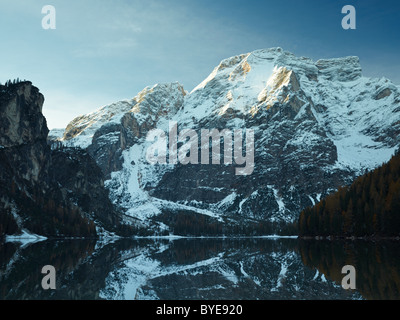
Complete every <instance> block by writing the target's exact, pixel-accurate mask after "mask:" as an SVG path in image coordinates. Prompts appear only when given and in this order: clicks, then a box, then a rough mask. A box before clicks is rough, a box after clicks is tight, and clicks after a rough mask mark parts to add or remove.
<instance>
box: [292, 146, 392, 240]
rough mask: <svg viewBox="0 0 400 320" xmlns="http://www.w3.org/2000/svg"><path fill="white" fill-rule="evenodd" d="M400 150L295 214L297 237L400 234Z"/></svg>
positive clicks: (389, 235) (390, 235) (386, 235)
mask: <svg viewBox="0 0 400 320" xmlns="http://www.w3.org/2000/svg"><path fill="white" fill-rule="evenodd" d="M399 178H400V152H399V151H397V152H396V154H395V155H394V156H393V157H392V159H391V160H390V161H389V162H388V163H385V164H384V165H382V166H381V167H379V168H377V169H375V170H374V171H371V172H369V173H366V174H365V175H363V176H361V177H359V178H357V179H356V180H355V181H354V183H353V184H352V185H351V186H348V187H342V188H339V190H338V191H337V192H336V193H334V194H331V195H329V196H327V197H326V198H325V199H324V200H322V201H321V202H319V203H318V204H316V205H315V206H314V207H309V208H306V209H304V210H303V211H302V212H301V214H300V217H299V229H300V231H299V232H300V236H345V237H350V236H355V237H364V236H376V237H394V236H399V235H400V179H399Z"/></svg>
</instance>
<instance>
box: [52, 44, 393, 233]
mask: <svg viewBox="0 0 400 320" xmlns="http://www.w3.org/2000/svg"><path fill="white" fill-rule="evenodd" d="M149 88H150V89H149ZM135 99H136V100H135ZM130 101H131V102H132V104H131V105H127V104H126V103H123V102H120V103H116V104H113V105H111V106H118V104H120V105H121V108H122V109H123V108H125V109H123V111H122V112H120V113H117V114H113V115H112V117H108V118H107V120H106V121H103V122H101V121H96V118H95V116H94V115H95V114H96V112H95V113H92V114H88V115H86V116H82V117H81V118H78V120H79V119H80V120H79V121H86V122H87V123H91V122H92V124H91V126H92V128H96V129H95V130H91V129H90V127H85V128H83V129H82V128H80V127H79V126H75V125H73V124H74V121H75V123H77V121H78V120H77V119H75V120H73V121H72V122H71V123H70V125H69V126H68V127H67V128H68V130H66V131H65V133H64V136H63V138H62V139H59V140H60V141H61V142H62V143H63V144H64V145H66V146H80V147H83V148H86V149H87V150H88V152H89V154H90V155H91V156H92V157H93V158H94V159H95V161H96V162H97V164H98V165H99V166H100V168H101V169H102V171H103V173H104V174H105V176H106V177H107V179H108V180H107V181H106V186H107V188H108V189H109V191H110V199H111V200H112V201H113V203H114V204H115V205H117V206H119V207H120V208H121V210H123V211H124V212H125V214H127V215H128V216H131V217H133V218H135V219H138V220H139V221H140V223H144V224H145V225H146V224H148V223H150V224H152V223H154V221H152V218H153V217H156V216H157V215H159V214H161V213H162V212H163V210H164V209H165V208H168V210H170V209H171V208H172V209H173V208H175V209H178V208H179V209H182V210H190V211H193V212H197V213H199V214H207V215H209V216H214V217H218V219H224V220H226V221H228V220H230V219H233V220H235V221H242V220H243V219H244V220H246V221H248V220H256V221H261V222H279V223H280V222H282V223H288V222H292V221H295V220H296V219H297V217H298V214H299V212H300V211H301V209H303V208H305V207H307V206H309V205H312V204H314V203H316V202H318V201H319V200H320V199H321V198H323V197H325V196H326V195H327V194H329V193H331V192H333V191H334V190H336V189H337V188H338V187H339V186H342V185H347V184H349V183H351V182H352V181H353V180H354V178H355V177H356V176H358V175H360V174H362V173H363V172H364V171H365V170H370V169H371V168H374V167H376V166H378V165H380V164H381V163H383V162H384V161H387V160H388V159H389V158H390V156H391V155H392V154H393V152H394V150H395V149H396V146H397V145H398V143H399V137H398V133H399V132H400V131H399V130H400V113H399V111H400V93H399V89H398V87H397V86H396V85H394V84H393V83H392V82H390V81H389V80H388V79H385V78H379V79H375V78H374V79H372V78H367V77H364V76H362V73H361V66H360V62H359V59H358V57H354V56H349V57H344V58H335V59H320V60H317V61H313V60H311V59H309V58H305V57H296V56H295V55H293V54H292V53H290V52H286V51H284V50H283V49H281V48H271V49H262V50H256V51H254V52H251V53H247V54H242V55H237V56H233V57H231V58H228V59H224V60H222V61H221V63H220V64H219V65H218V66H217V67H215V68H214V70H213V71H212V72H211V73H210V75H209V76H208V77H207V78H206V79H205V80H204V81H203V82H201V83H200V84H199V85H198V86H197V87H195V88H194V89H193V90H192V91H191V92H190V93H189V92H187V91H186V90H184V88H183V86H181V85H180V84H179V83H171V84H162V85H155V86H153V87H146V88H145V89H144V90H143V91H142V92H140V93H139V94H138V95H137V96H136V97H135V98H134V99H132V100H130ZM108 107H110V106H105V107H103V108H102V109H99V110H98V111H97V112H101V110H103V111H104V110H105V109H107V108H108ZM110 108H111V107H110ZM170 121H176V122H177V123H178V130H179V131H181V129H186V128H188V129H193V130H194V131H196V132H200V131H201V130H202V129H213V128H215V129H218V130H220V131H221V130H223V129H229V130H234V129H238V128H241V129H242V130H243V129H254V131H255V141H256V145H255V159H254V160H255V169H254V173H253V174H252V175H250V176H248V177H246V178H243V177H236V176H235V174H234V170H233V167H232V166H224V165H220V166H218V165H208V166H207V165H181V164H177V165H163V166H161V165H157V166H152V165H149V164H148V163H147V162H146V161H145V157H144V154H145V151H146V149H147V148H148V147H149V142H147V141H146V135H147V133H148V132H149V131H151V130H152V129H159V130H162V131H164V132H168V129H169V123H170ZM70 132H74V135H69V133H70ZM82 137H84V140H85V142H84V143H83V142H82V140H80V139H83V138H82ZM199 151H200V150H199ZM199 154H200V152H199ZM153 220H154V219H153ZM150 221H151V222H150ZM159 227H160V228H162V229H163V228H164V230H169V231H173V230H172V229H173V228H172V229H171V226H166V225H163V224H161V225H159Z"/></svg>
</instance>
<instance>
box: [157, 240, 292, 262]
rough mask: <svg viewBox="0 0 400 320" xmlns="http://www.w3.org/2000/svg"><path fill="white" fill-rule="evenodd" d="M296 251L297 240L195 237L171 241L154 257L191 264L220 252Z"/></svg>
mask: <svg viewBox="0 0 400 320" xmlns="http://www.w3.org/2000/svg"><path fill="white" fill-rule="evenodd" d="M282 250H283V251H286V250H293V251H297V240H293V239H280V240H279V241H271V240H260V239H251V238H237V239H232V238H231V239H221V238H208V239H207V238H204V239H199V238H195V239H193V240H188V239H182V240H177V241H174V242H172V243H171V244H170V245H169V249H168V250H167V251H165V252H163V253H160V254H157V255H155V257H156V258H157V259H158V260H160V261H161V262H163V263H166V264H168V263H171V262H174V263H176V262H177V263H178V264H191V263H195V262H198V261H202V260H207V259H210V258H212V257H215V256H217V255H218V254H220V253H222V254H223V255H228V254H229V253H230V252H236V251H239V252H242V253H251V252H254V253H257V254H262V253H269V252H274V251H282Z"/></svg>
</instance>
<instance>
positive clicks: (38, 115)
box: [0, 81, 118, 237]
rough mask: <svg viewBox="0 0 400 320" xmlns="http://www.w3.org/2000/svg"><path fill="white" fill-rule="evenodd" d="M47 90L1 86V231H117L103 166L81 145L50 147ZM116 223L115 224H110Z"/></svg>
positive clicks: (55, 234)
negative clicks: (78, 147)
mask: <svg viewBox="0 0 400 320" xmlns="http://www.w3.org/2000/svg"><path fill="white" fill-rule="evenodd" d="M43 102H44V97H43V95H42V94H41V93H40V92H39V89H38V88H36V87H34V86H33V85H32V83H31V82H28V81H25V82H21V83H16V84H10V85H7V86H0V123H1V129H0V216H1V219H0V236H2V235H5V234H9V235H10V234H18V233H20V232H22V231H25V232H31V233H36V234H39V235H44V236H50V237H61V236H90V237H94V236H97V231H96V228H97V227H98V226H100V225H101V226H103V227H104V226H107V227H110V229H111V230H116V227H115V226H116V225H118V219H117V217H116V212H115V210H114V208H113V206H112V204H111V202H110V200H109V199H108V192H107V191H106V190H105V189H104V180H103V175H102V173H101V170H100V169H99V168H98V166H97V164H96V163H95V162H94V161H93V160H92V158H91V157H90V156H89V155H88V154H87V153H86V152H84V151H82V150H74V149H67V150H65V149H63V150H51V148H50V147H49V145H48V143H47V135H48V132H49V130H48V128H47V124H46V119H45V118H44V116H43V114H42V106H43ZM111 226H112V227H111Z"/></svg>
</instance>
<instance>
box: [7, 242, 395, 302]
mask: <svg viewBox="0 0 400 320" xmlns="http://www.w3.org/2000/svg"><path fill="white" fill-rule="evenodd" d="M399 253H400V244H399V242H396V241H393V242H390V241H380V242H371V241H348V242H347V241H317V240H307V241H305V240H298V239H260V238H256V239H179V240H149V239H141V240H131V239H129V240H127V239H123V240H118V241H116V242H113V243H100V242H96V241H89V240H71V241H50V240H47V241H43V242H38V243H33V244H30V245H21V244H19V243H2V244H0V299H18V300H19V299H85V300H86V299H123V300H134V299H139V300H144V299H151V300H153V299H163V300H164V299H167V300H168V299H178V300H185V299H218V300H219V299H229V300H237V299H251V300H259V299H260V300H270V299H285V300H286V299H287V300H293V299H302V300H304V299H313V300H315V299H374V300H378V299H400V293H399V292H400V255H399ZM349 264H350V265H353V266H354V267H355V269H356V286H357V288H356V290H344V289H343V288H342V286H341V280H342V278H343V277H344V276H345V275H343V274H341V269H342V267H343V266H344V265H349ZM44 265H52V266H54V267H55V269H56V283H57V287H56V290H44V289H42V286H41V281H42V278H43V276H44V275H43V274H41V269H42V267H43V266H44Z"/></svg>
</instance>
